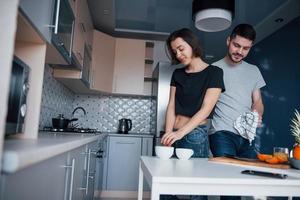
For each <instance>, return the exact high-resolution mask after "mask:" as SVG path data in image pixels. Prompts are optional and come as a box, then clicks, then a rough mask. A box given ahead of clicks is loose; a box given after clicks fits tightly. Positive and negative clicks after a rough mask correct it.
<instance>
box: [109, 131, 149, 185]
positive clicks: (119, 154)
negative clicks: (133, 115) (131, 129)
mask: <svg viewBox="0 0 300 200" xmlns="http://www.w3.org/2000/svg"><path fill="white" fill-rule="evenodd" d="M152 141H153V138H152V137H139V136H134V137H133V136H128V137H127V136H109V139H108V143H109V144H108V159H107V167H106V168H105V173H106V177H107V179H106V180H105V182H104V189H106V190H108V191H109V190H112V191H137V189H138V175H139V174H138V171H139V170H138V169H139V159H140V156H141V155H149V156H151V155H152V148H153V145H152ZM120 163H122V164H121V165H120Z"/></svg>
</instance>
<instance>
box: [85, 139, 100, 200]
mask: <svg viewBox="0 0 300 200" xmlns="http://www.w3.org/2000/svg"><path fill="white" fill-rule="evenodd" d="M98 151H99V143H98V142H93V143H90V144H88V152H89V154H88V162H87V171H86V174H87V179H86V180H87V186H86V187H87V195H86V199H93V197H94V187H95V179H96V160H97V153H98Z"/></svg>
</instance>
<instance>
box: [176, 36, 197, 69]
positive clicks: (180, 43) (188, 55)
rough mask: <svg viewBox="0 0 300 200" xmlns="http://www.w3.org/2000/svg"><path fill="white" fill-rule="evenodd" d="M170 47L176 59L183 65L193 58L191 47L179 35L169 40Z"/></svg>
mask: <svg viewBox="0 0 300 200" xmlns="http://www.w3.org/2000/svg"><path fill="white" fill-rule="evenodd" d="M171 48H172V51H173V52H174V54H175V55H176V58H177V59H178V61H179V62H180V63H182V64H184V65H188V64H190V63H191V61H192V59H193V58H194V56H193V49H192V47H191V46H190V45H189V44H188V43H187V42H186V41H184V40H183V39H182V38H181V37H178V38H176V39H175V40H173V41H172V42H171Z"/></svg>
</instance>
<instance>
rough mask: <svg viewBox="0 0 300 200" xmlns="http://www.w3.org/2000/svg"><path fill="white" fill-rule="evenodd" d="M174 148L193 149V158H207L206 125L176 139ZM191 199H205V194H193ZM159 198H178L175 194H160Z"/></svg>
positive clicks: (171, 199) (167, 199) (162, 199)
mask: <svg viewBox="0 0 300 200" xmlns="http://www.w3.org/2000/svg"><path fill="white" fill-rule="evenodd" d="M173 146H174V147H175V148H189V149H193V151H194V154H193V156H192V157H194V158H208V149H209V147H208V136H207V126H206V125H201V126H198V127H197V128H195V129H194V130H192V131H191V132H190V133H188V134H187V135H185V136H184V137H183V138H182V139H181V140H178V141H176V142H175V143H174V145H173ZM190 199H191V200H207V196H197V195H193V196H191V198H190ZM160 200H178V198H177V197H176V196H175V195H160Z"/></svg>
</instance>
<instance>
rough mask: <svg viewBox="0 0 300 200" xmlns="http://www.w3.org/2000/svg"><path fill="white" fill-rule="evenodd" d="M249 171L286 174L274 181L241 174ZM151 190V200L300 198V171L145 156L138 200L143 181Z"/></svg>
mask: <svg viewBox="0 0 300 200" xmlns="http://www.w3.org/2000/svg"><path fill="white" fill-rule="evenodd" d="M246 169H252V170H260V171H266V172H273V173H283V174H287V175H288V177H287V178H286V179H275V178H267V177H261V176H253V175H246V174H242V173H241V171H243V170H246ZM144 177H145V179H146V181H147V182H148V184H149V186H150V187H151V199H152V200H159V196H160V195H161V194H176V195H231V196H300V190H299V188H300V171H299V170H296V169H271V168H263V167H254V166H244V165H237V164H223V163H215V162H211V161H208V159H205V158H198V159H190V160H178V159H169V160H161V159H159V158H157V157H146V156H142V157H141V159H140V167H139V192H138V199H139V200H142V192H143V178H144Z"/></svg>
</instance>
